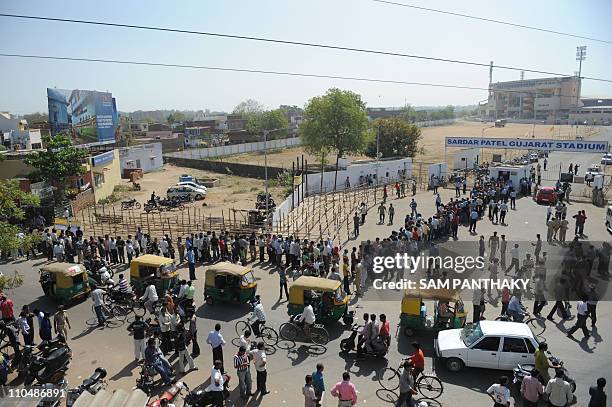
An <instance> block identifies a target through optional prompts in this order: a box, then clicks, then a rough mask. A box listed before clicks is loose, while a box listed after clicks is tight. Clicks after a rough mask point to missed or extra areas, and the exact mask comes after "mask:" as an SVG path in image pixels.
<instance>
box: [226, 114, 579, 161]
mask: <svg viewBox="0 0 612 407" xmlns="http://www.w3.org/2000/svg"><path fill="white" fill-rule="evenodd" d="M491 126H492V124H491V123H476V122H464V121H459V122H457V123H455V124H453V125H450V126H439V127H426V128H423V129H421V131H422V138H421V141H420V143H419V145H420V147H423V148H424V154H419V155H417V156H416V157H415V159H414V160H415V162H424V163H438V162H441V161H443V160H444V139H445V137H446V136H481V135H482V132H483V129H484V135H485V136H486V137H504V138H529V137H531V135H532V132H535V137H536V138H570V137H571V138H573V137H575V133H576V128H575V127H574V128H572V126H554V128H553V131H551V127H552V126H551V125H546V124H537V125H536V126H535V128H534V126H533V125H532V124H518V123H509V124H507V125H506V127H500V128H496V127H491ZM585 131H587V129H585V128H584V127H582V126H581V127H580V128H579V129H578V134H580V135H584V133H585ZM492 153H493V151H485V152H484V155H485V157H484V158H485V160H487V159H488V158H490V155H491V154H492ZM513 153H515V154H518V152H511V151H510V150H508V151H507V154H508V156H507V157H508V158H511V157H512V155H510V154H513ZM302 154H304V159H305V160H308V163H309V164H312V163H317V164H318V163H320V159H321V158H320V157H315V156H313V155H311V154H308V153H306V152H305V151H304V149H303V148H301V147H297V148H289V149H286V150H280V151H273V152H269V153H268V165H269V166H273V167H282V168H286V169H289V170H290V169H291V165H292V164H291V163H292V161H293V162H295V160H296V158H298V157H301V155H302ZM448 154H449V161H450V157H451V154H452V149H449V151H448ZM348 158H349V159H353V160H359V159H368V157H365V156H349V157H348ZM300 159H301V158H300ZM223 160H225V161H228V162H240V163H249V164H256V165H264V154H263V152H261V153H250V154H240V155H234V156H231V157H225V158H223ZM328 162H329V163H330V164H334V163H335V161H334V157H332V156H330V157H328Z"/></svg>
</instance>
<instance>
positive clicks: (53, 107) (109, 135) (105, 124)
mask: <svg viewBox="0 0 612 407" xmlns="http://www.w3.org/2000/svg"><path fill="white" fill-rule="evenodd" d="M47 100H48V105H49V123H50V124H51V133H52V134H53V135H55V134H57V133H60V132H69V133H70V134H71V135H72V136H75V137H77V136H78V137H80V138H83V139H86V140H88V141H111V140H115V132H116V130H117V125H118V123H119V119H118V114H117V106H116V101H115V99H114V98H113V95H112V93H110V92H98V91H95V90H80V89H74V90H66V89H51V88H47Z"/></svg>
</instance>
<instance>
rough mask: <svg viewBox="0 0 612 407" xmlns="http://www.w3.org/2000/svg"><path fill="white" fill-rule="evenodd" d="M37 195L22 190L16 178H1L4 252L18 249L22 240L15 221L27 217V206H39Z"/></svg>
mask: <svg viewBox="0 0 612 407" xmlns="http://www.w3.org/2000/svg"><path fill="white" fill-rule="evenodd" d="M38 205H40V200H39V199H38V197H37V196H36V195H33V194H30V193H27V192H24V191H22V190H21V189H20V188H19V183H18V182H17V181H15V180H0V250H1V251H2V252H4V253H6V252H10V251H11V250H16V249H17V248H19V246H20V244H21V242H20V240H19V239H18V238H17V233H19V227H18V226H16V225H14V224H13V223H16V222H19V221H22V220H23V219H24V218H25V211H24V210H23V208H24V207H26V206H38Z"/></svg>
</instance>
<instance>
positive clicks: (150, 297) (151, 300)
mask: <svg viewBox="0 0 612 407" xmlns="http://www.w3.org/2000/svg"><path fill="white" fill-rule="evenodd" d="M158 299H159V297H158V296H157V289H156V288H155V284H153V283H151V284H149V285H148V286H147V288H146V289H145V292H144V295H143V296H142V297H140V301H144V302H145V303H144V306H145V308H146V309H147V311H149V313H151V314H153V304H155V302H157V300H158Z"/></svg>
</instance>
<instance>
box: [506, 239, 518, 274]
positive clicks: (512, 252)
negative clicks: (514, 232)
mask: <svg viewBox="0 0 612 407" xmlns="http://www.w3.org/2000/svg"><path fill="white" fill-rule="evenodd" d="M518 248H519V245H518V244H515V245H514V247H513V248H512V249H510V257H512V262H511V263H510V265H509V266H508V268H507V269H506V272H505V274H508V272H509V271H510V270H511V269H512V268H513V267H514V273H515V274H518V272H519V269H520V262H519V259H520V257H519V250H518Z"/></svg>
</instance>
